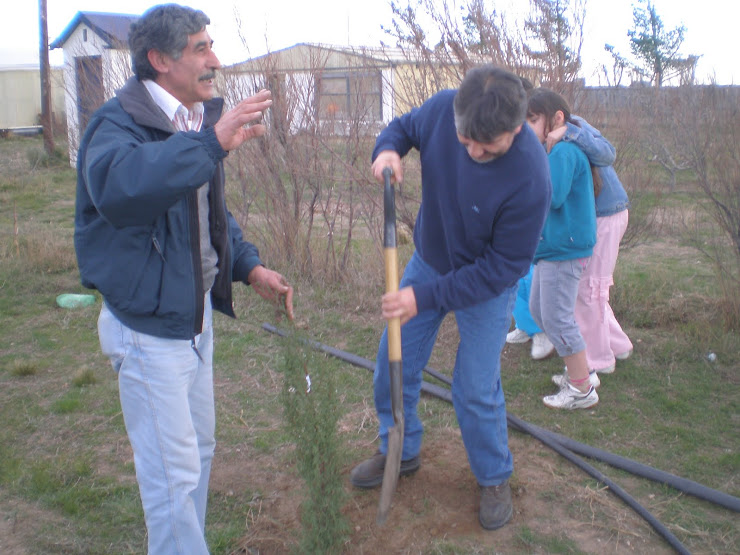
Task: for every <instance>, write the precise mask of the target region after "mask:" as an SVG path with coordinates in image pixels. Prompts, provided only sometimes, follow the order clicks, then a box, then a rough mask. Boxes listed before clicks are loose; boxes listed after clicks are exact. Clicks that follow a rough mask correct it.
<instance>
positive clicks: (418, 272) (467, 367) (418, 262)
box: [373, 253, 516, 486]
mask: <svg viewBox="0 0 740 555" xmlns="http://www.w3.org/2000/svg"><path fill="white" fill-rule="evenodd" d="M439 276H440V274H439V273H437V272H436V271H435V270H434V269H433V268H432V267H431V266H429V265H428V264H426V263H425V262H424V261H423V260H422V259H421V257H420V256H419V255H418V254H416V253H414V255H413V256H412V257H411V260H410V261H409V263H408V264H407V265H406V269H405V270H404V272H403V278H402V279H401V283H400V287H406V286H411V285H414V284H416V283H423V282H427V281H431V280H434V279H437V278H438V277H439ZM515 295H516V286H513V287H510V288H509V289H506V290H505V291H504V292H503V293H502V294H501V295H499V296H498V297H495V298H493V299H491V300H488V301H484V302H482V303H480V304H477V305H475V306H471V307H469V308H465V309H461V310H456V311H455V319H456V321H457V328H458V332H459V334H460V344H459V346H458V348H457V358H456V360H455V368H454V373H453V379H452V402H453V406H454V407H455V413H456V415H457V421H458V424H459V425H460V431H461V432H462V439H463V444H464V445H465V450H466V451H467V454H468V461H469V462H470V468H471V470H472V471H473V475H474V476H475V478H476V480H478V483H479V484H480V485H481V486H494V485H498V484H501V483H502V482H504V481H505V480H507V479H508V478H509V476H510V475H511V473H512V471H513V469H514V462H513V459H512V456H511V451H509V438H508V433H507V428H506V403H505V401H504V391H503V389H502V387H501V350H502V349H503V347H504V343H505V341H506V332H507V331H509V323H510V322H511V309H512V306H513V304H514V297H515ZM446 314H447V312H446V311H440V312H437V311H431V310H427V311H424V312H420V313H419V314H418V315H416V316H415V317H414V318H412V319H411V320H409V321H408V322H407V323H406V324H405V325H403V326H402V327H401V343H402V348H401V351H402V352H401V357H402V364H403V409H404V421H405V422H404V441H403V453H402V455H401V458H402V459H403V460H408V459H411V458H413V457H415V456H417V455H418V454H419V451H420V450H421V441H422V435H423V425H422V423H421V420H419V416H418V414H417V412H416V406H417V405H418V403H419V395H420V393H421V383H422V380H423V375H422V371H423V369H424V367H425V366H426V364H427V362H428V361H429V357H430V356H431V354H432V348H433V347H434V342H435V340H436V338H437V333H438V332H439V327H440V325H441V324H442V320H443V319H444V317H445V316H446ZM376 360H377V362H376V366H375V374H374V377H373V385H374V389H375V408H376V410H377V412H378V419H379V420H380V432H379V433H380V443H381V445H380V450H381V452H383V453H385V452H386V451H387V449H388V428H390V427H392V426H393V414H392V412H391V394H390V383H389V381H390V380H389V374H388V330H387V328H386V330H385V331H384V332H383V335H382V337H381V339H380V345H379V347H378V356H377V359H376Z"/></svg>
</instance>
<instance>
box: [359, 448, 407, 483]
mask: <svg viewBox="0 0 740 555" xmlns="http://www.w3.org/2000/svg"><path fill="white" fill-rule="evenodd" d="M419 467H421V461H420V460H419V457H418V456H416V457H414V458H413V459H409V460H407V461H401V472H400V476H409V475H411V474H413V473H414V472H416V471H417V470H419ZM384 471H385V455H384V454H383V453H381V452H380V451H378V452H377V453H375V454H374V455H373V456H372V457H370V458H369V459H367V460H366V461H363V462H361V463H360V464H358V465H357V466H356V467H354V468H353V469H352V472H350V474H349V481H350V483H351V484H352V485H353V486H355V487H356V488H365V489H369V488H375V487H378V486H379V485H380V484H382V483H383V472H384Z"/></svg>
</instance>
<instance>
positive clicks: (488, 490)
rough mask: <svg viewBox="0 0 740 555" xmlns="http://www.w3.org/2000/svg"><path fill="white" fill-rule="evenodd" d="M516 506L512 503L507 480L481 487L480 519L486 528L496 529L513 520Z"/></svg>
mask: <svg viewBox="0 0 740 555" xmlns="http://www.w3.org/2000/svg"><path fill="white" fill-rule="evenodd" d="M513 513H514V506H513V505H512V503H511V488H510V487H509V481H508V480H507V481H506V482H504V483H503V484H499V485H497V486H487V487H484V486H481V487H480V511H479V512H478V520H479V521H480V525H481V526H483V528H485V529H486V530H496V529H498V528H501V527H502V526H503V525H504V524H506V523H507V522H509V521H510V520H511V516H512V514H513Z"/></svg>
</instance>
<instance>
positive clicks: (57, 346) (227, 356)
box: [0, 139, 740, 554]
mask: <svg viewBox="0 0 740 555" xmlns="http://www.w3.org/2000/svg"><path fill="white" fill-rule="evenodd" d="M39 144H40V139H17V140H16V139H14V140H12V141H0V161H2V162H1V163H2V164H3V165H4V166H3V167H2V168H1V169H2V171H0V207H1V208H0V332H2V337H3V343H2V345H0V422H1V423H2V425H0V513H2V514H3V515H11V516H12V518H14V519H18V521H19V522H21V521H23V522H30V521H31V520H29V519H30V518H31V516H33V518H32V522H33V526H32V528H31V529H29V530H30V531H29V534H28V538H27V549H28V552H29V553H140V552H143V551H144V550H145V543H146V540H145V530H144V525H143V515H142V513H141V505H140V501H139V497H138V489H137V487H136V481H135V477H134V469H133V462H132V457H131V454H130V447H129V446H128V442H127V439H126V434H125V429H124V425H123V418H122V416H121V412H120V406H119V403H118V396H117V395H118V394H117V384H116V380H115V374H114V373H113V371H112V370H111V367H110V363H109V362H108V361H107V359H105V357H103V355H102V354H101V353H100V347H99V344H98V341H97V336H96V320H97V314H98V312H99V309H100V304H99V303H100V298H99V296H98V302H97V303H96V305H95V306H92V307H88V308H82V309H75V310H69V309H61V308H59V307H58V306H57V305H56V303H55V298H56V296H57V295H58V294H60V293H67V292H70V293H79V292H84V291H85V290H84V289H83V288H82V286H81V285H80V283H79V276H78V274H77V270H76V266H75V258H74V250H73V247H72V220H73V212H74V205H73V199H74V188H75V173H74V171H73V170H72V169H70V168H67V167H65V166H64V165H61V166H60V165H57V166H54V165H53V164H52V165H51V166H48V165H45V164H41V163H39V164H37V166H36V167H35V169H33V170H29V166H28V161H27V158H26V155H25V152H26V150H27V149H29V148H30V149H33V148H38V145H39ZM682 188H684V184H683V182H682ZM692 198H693V197H692V196H690V195H686V194H684V193H681V194H679V195H676V196H674V197H671V199H670V208H671V209H680V207H681V206H684V205H685V203H691V202H693V201H692ZM643 200H644V202H643V203H641V209H645V207H647V206H650V207H651V209H655V208H656V207H657V206H660V205H661V203H662V202H663V201H664V199H663V200H661V199H658V198H657V197H650V196H649V195H646V198H644V199H643ZM14 207H15V215H14ZM16 218H17V224H18V234H17V235H16V233H15V219H16ZM661 233H662V234H661V235H660V236H659V237H657V238H656V239H654V240H651V241H649V242H646V243H643V244H640V245H638V246H636V247H634V248H631V249H628V250H624V251H623V252H622V254H621V255H620V260H619V263H618V266H617V272H616V275H615V281H616V285H615V286H614V288H613V289H612V306H613V307H614V309H615V311H616V312H617V313H618V315H619V318H620V322H621V323H622V325H623V326H624V327H625V328H626V329H627V330H628V332H629V334H630V336H631V338H632V340H633V342H634V343H635V353H634V355H633V356H632V357H631V358H630V359H629V360H627V361H624V362H620V363H619V365H618V371H617V372H616V373H614V374H612V375H609V376H605V377H603V385H602V388H601V389H600V390H599V391H600V396H601V401H600V403H599V405H598V408H597V409H596V410H589V411H583V412H577V413H554V412H553V411H550V410H548V409H546V408H545V407H544V406H543V405H542V403H541V400H540V399H541V397H542V396H543V395H546V394H549V393H551V392H552V385H551V383H550V376H551V375H552V374H554V373H557V372H560V371H562V364H561V362H560V360H559V359H557V358H550V359H547V360H545V361H540V362H535V361H532V360H531V358H530V357H529V351H528V347H527V346H517V345H514V346H507V348H506V349H505V351H504V355H503V360H502V379H503V382H504V389H505V391H506V394H507V406H508V410H509V411H510V412H512V413H513V414H515V415H517V416H519V417H520V418H523V419H525V420H527V421H529V422H532V423H533V424H537V425H539V426H542V427H545V428H548V429H551V430H553V431H556V432H558V433H561V434H564V435H566V436H569V437H572V438H573V439H575V440H577V441H581V442H584V443H588V444H591V445H594V446H597V447H599V448H601V449H605V450H608V451H611V452H614V453H616V454H619V455H622V456H625V457H629V458H632V459H635V460H637V461H639V462H642V463H644V464H648V465H651V466H654V467H656V468H660V469H661V470H664V471H667V472H671V473H673V474H676V475H678V476H682V477H686V478H689V479H691V480H694V481H697V482H700V483H703V484H705V485H707V486H709V487H713V488H716V489H719V490H722V491H726V492H728V493H730V494H732V495H736V496H738V495H740V482H739V481H738V476H740V451H739V450H738V447H739V446H740V375H738V361H740V336H739V335H738V332H737V331H728V330H726V329H725V328H724V327H723V325H722V319H721V317H720V316H719V311H718V307H719V306H720V302H721V301H720V298H719V296H718V294H717V291H716V284H715V281H714V276H713V271H712V268H711V267H710V266H709V265H708V264H707V263H706V262H705V261H702V259H701V256H700V255H699V254H697V252H696V251H694V250H693V249H692V248H691V247H690V246H688V245H687V244H686V243H685V242H683V241H681V240H680V239H679V238H678V236H677V235H676V234H673V233H671V230H670V229H665V228H663V229H662V232H661ZM361 248H362V249H367V253H365V254H366V256H365V258H366V260H364V264H363V266H362V271H357V272H356V274H355V275H353V277H352V280H351V281H349V282H345V283H341V284H336V285H332V284H327V283H320V282H318V283H317V282H313V283H303V282H301V280H300V276H297V275H292V274H289V275H290V277H291V280H292V281H293V282H294V283H295V284H296V285H297V297H296V307H297V322H296V325H297V326H298V327H299V328H300V329H301V330H302V331H303V332H304V333H306V334H307V335H308V336H310V337H311V338H313V339H314V340H316V341H319V342H322V343H324V344H327V345H330V346H332V347H336V348H339V349H342V350H345V351H347V352H350V353H353V354H356V355H359V356H361V357H365V358H368V359H371V360H372V359H374V358H375V355H376V349H377V341H378V337H379V335H380V332H381V330H382V327H383V322H382V321H381V320H380V319H379V315H378V310H377V298H378V296H379V294H380V292H381V291H382V279H383V276H382V267H381V265H380V264H379V263H377V261H374V260H375V258H376V254H377V249H376V248H375V247H374V246H373V245H371V244H369V243H368V242H367V241H363V242H362V247H361ZM401 251H402V252H401V258H402V259H405V258H404V257H407V256H408V255H409V253H410V246H404V247H403V248H402V249H401ZM358 258H359V259H360V260H362V259H363V258H362V256H360V255H358ZM235 303H236V312H237V314H239V315H240V317H239V319H237V320H233V319H230V318H227V317H224V316H222V315H217V316H216V317H215V320H214V322H215V327H216V348H215V368H216V376H215V382H216V395H217V399H218V400H217V441H218V447H217V454H216V457H217V459H216V462H217V464H221V465H224V466H228V468H230V469H239V468H240V466H239V465H240V464H246V463H243V461H270V463H269V464H273V465H274V467H273V468H274V471H275V472H287V473H288V476H289V477H290V476H294V478H295V480H296V482H298V477H297V474H295V470H291V469H292V467H293V466H294V463H295V460H296V458H295V453H294V450H293V442H292V440H291V437H290V435H289V434H288V433H287V431H286V430H285V428H284V426H283V423H282V418H281V411H280V409H279V407H280V391H281V387H282V384H283V381H282V380H283V378H282V375H281V373H280V371H279V364H280V361H281V360H282V359H281V356H282V354H281V353H282V348H281V344H280V340H279V338H278V337H277V336H274V335H271V334H269V333H267V332H265V331H263V330H262V329H261V323H262V322H270V323H275V320H274V310H273V309H272V307H271V306H269V305H267V303H264V302H263V301H262V300H261V299H258V298H257V297H256V296H255V295H253V294H252V293H251V292H250V291H248V290H247V289H246V288H243V287H238V288H237V289H236V290H235ZM456 342H457V338H456V331H455V326H454V321H453V319H451V318H450V319H448V320H447V321H445V323H444V324H443V327H442V330H441V332H440V337H439V341H438V345H437V347H436V348H435V351H434V353H433V356H432V360H431V361H430V366H432V367H434V368H436V369H437V370H440V371H442V372H444V373H447V374H448V375H449V373H450V369H451V368H452V366H453V364H454V352H455V346H456ZM709 352H713V353H716V355H717V360H716V361H715V362H710V361H709V360H708V359H707V358H706V355H707V354H708V353H709ZM316 360H317V362H316V363H317V364H320V365H321V368H322V371H328V372H331V373H332V375H333V378H334V387H335V388H336V399H337V401H338V402H339V403H340V404H341V407H342V417H341V419H340V422H339V426H338V429H339V434H340V442H342V443H343V445H344V448H343V449H342V450H341V453H340V457H341V462H342V463H343V466H344V467H345V468H347V467H348V466H349V465H350V464H351V463H352V462H353V461H355V460H357V459H358V458H360V457H362V456H364V455H365V454H367V452H368V451H369V450H370V449H371V448H374V447H371V446H373V445H374V443H373V442H374V439H375V436H376V433H377V430H376V427H375V426H376V424H375V421H374V410H373V406H372V394H371V384H372V375H371V373H370V372H368V371H367V370H364V369H360V368H355V367H351V366H350V365H348V364H347V363H345V362H342V361H339V360H337V359H334V358H331V357H328V356H325V355H319V356H317V357H316ZM427 379H428V381H430V382H434V383H437V382H435V380H433V379H431V378H427ZM419 412H420V414H421V417H422V420H423V421H424V424H425V437H426V438H427V440H428V441H435V439H437V438H444V437H449V433H450V429H453V430H454V429H455V428H456V427H457V423H456V420H455V416H454V411H453V410H452V408H451V407H450V406H449V405H448V404H447V403H444V402H442V401H440V400H437V399H433V398H429V397H423V398H422V401H421V403H420V406H419ZM515 434H518V433H517V432H512V435H515ZM539 457H546V460H547V465H548V468H549V467H550V465H552V464H554V463H551V461H554V460H557V457H554V456H552V455H550V454H549V452H546V454H543V455H538V459H537V461H517V465H522V464H534V465H536V464H538V461H539V460H540V459H539ZM265 464H268V463H267V462H265ZM439 464H446V463H443V461H439ZM598 467H599V468H600V469H601V470H602V471H603V472H604V473H605V474H607V475H609V476H610V477H612V478H613V479H615V481H617V482H618V483H624V482H625V481H626V482H627V483H629V484H630V487H629V488H628V489H630V491H631V493H633V494H634V495H635V496H636V497H638V498H639V499H640V500H641V501H642V502H643V503H646V504H648V505H651V506H652V508H653V509H654V510H657V511H658V512H659V515H660V518H661V519H662V520H663V521H664V522H670V523H672V525H674V526H675V528H674V529H673V531H674V533H676V534H677V535H678V536H679V538H680V539H681V540H682V541H684V542H685V544H686V545H687V546H688V547H689V549H691V550H692V551H695V552H702V553H710V552H717V553H721V552H733V551H736V550H737V547H738V545H740V534H739V533H738V531H737V527H736V523H737V515H735V514H732V513H730V512H729V511H723V510H718V509H716V508H713V507H711V506H710V505H709V504H708V503H705V502H700V501H697V500H695V499H693V498H691V497H689V496H685V495H680V494H678V493H677V492H676V491H674V490H672V489H671V488H668V487H664V486H660V485H657V484H653V483H651V482H647V481H642V480H637V479H634V478H632V477H630V476H629V475H627V474H626V473H623V472H620V471H616V470H614V469H610V468H608V467H606V466H604V465H600V466H598ZM250 468H251V467H250ZM553 468H554V471H553V472H554V473H555V475H556V476H555V477H556V478H557V479H564V478H563V477H564V476H568V477H569V478H568V479H571V480H573V478H572V477H573V476H576V478H575V480H580V481H581V482H582V483H583V484H584V485H585V487H589V488H594V487H595V486H594V482H593V481H592V480H590V479H588V478H585V477H583V476H580V475H578V474H577V473H572V471H571V470H569V467H568V466H567V465H563V466H553ZM252 470H259V469H254V468H252ZM291 473H294V474H291ZM234 475H235V476H237V477H238V476H241V474H240V473H239V472H238V471H235V474H234ZM515 477H516V473H515ZM227 478H228V480H227V481H228V484H229V486H228V487H226V488H224V486H223V485H221V487H219V488H212V492H211V495H210V501H209V517H208V541H209V543H210V546H211V549H212V552H213V553H214V554H222V553H223V554H228V553H232V552H234V551H236V550H238V549H239V548H240V546H243V545H244V543H243V542H244V538H245V537H252V536H251V534H253V533H254V534H257V532H255V530H259V529H260V527H259V524H260V522H264V521H265V520H264V519H267V521H268V522H272V520H271V519H275V520H274V523H275V524H274V526H275V528H274V529H273V530H278V531H279V532H274V534H282V537H284V538H288V539H289V545H293V546H295V545H298V544H299V541H300V538H298V537H295V535H296V534H298V528H297V525H296V524H295V523H294V522H290V521H287V524H286V521H284V520H283V521H280V520H278V516H276V515H275V514H274V513H271V512H270V505H269V503H270V501H271V500H274V499H276V498H279V499H281V500H284V499H293V498H294V497H295V496H298V495H299V494H300V492H299V491H287V492H286V491H281V492H280V493H279V494H278V493H275V492H274V491H273V485H272V484H271V483H270V482H269V481H267V482H257V481H256V478H255V480H254V481H252V480H250V479H249V478H250V477H249V476H244V477H243V482H242V481H239V482H238V484H239V485H238V486H237V485H233V486H231V484H232V483H235V484H236V483H237V482H236V479H235V478H234V477H228V476H227ZM245 484H246V485H245ZM366 497H367V496H366V495H364V494H357V495H355V494H354V493H353V494H351V500H350V501H349V504H348V506H350V507H351V506H352V505H353V504H354V503H359V502H362V500H364V499H366ZM537 499H538V500H539V501H542V502H547V503H552V504H553V505H557V504H559V503H565V501H563V499H562V496H561V495H560V492H559V490H558V488H557V486H556V485H555V484H553V485H551V486H548V487H542V489H541V490H539V491H538V492H537ZM572 505H573V507H571V508H570V509H569V510H570V511H571V512H570V513H569V516H571V517H572V518H580V513H579V511H580V510H581V505H580V504H579V503H578V502H573V503H572ZM603 510H604V511H606V509H603ZM419 511H421V513H420V514H419V515H416V516H417V517H418V518H425V515H426V513H427V512H429V508H428V507H425V506H422V507H421V508H420V509H419ZM588 516H590V515H588ZM609 516H611V515H609ZM8 518H10V517H8ZM520 518H521V517H520ZM24 519H25V520H24ZM260 519H263V520H262V521H260ZM583 520H586V521H587V520H588V518H586V517H583ZM515 526H516V529H515V532H513V533H512V535H513V538H514V539H513V540H512V543H510V544H507V545H505V546H501V548H500V550H501V551H503V552H522V553H535V552H548V553H581V552H582V551H581V547H579V545H578V544H577V542H575V541H574V540H573V538H571V537H570V536H568V535H567V534H561V533H552V532H543V531H542V530H540V529H538V527H537V523H533V522H527V521H526V517H525V518H524V519H522V520H520V521H518V522H517V523H516V524H515ZM363 533H365V531H364V530H363V531H362V532H361V533H360V534H359V536H361V535H362V534H363ZM262 539H263V540H264V538H262ZM264 541H266V540H264ZM354 541H357V538H355V539H354ZM280 545H281V546H282V547H283V548H284V547H285V546H284V545H283V544H280ZM349 546H350V547H349V548H348V552H352V549H351V548H352V547H353V544H351V543H350V544H349ZM421 549H423V551H424V552H426V553H486V552H489V551H487V550H486V549H485V548H483V547H482V546H481V545H479V544H477V543H476V542H475V541H473V540H470V539H466V538H457V539H456V538H445V539H444V540H440V539H437V540H431V539H430V541H429V543H428V544H427V545H425V546H424V547H423V548H421ZM276 550H277V551H278V552H280V551H281V549H277V548H276Z"/></svg>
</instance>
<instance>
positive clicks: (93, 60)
mask: <svg viewBox="0 0 740 555" xmlns="http://www.w3.org/2000/svg"><path fill="white" fill-rule="evenodd" d="M138 18H139V16H138V15H128V14H113V13H97V12H77V15H75V17H74V18H73V19H72V21H71V22H70V23H69V25H67V28H66V29H65V30H64V31H63V32H62V34H61V35H60V36H59V38H57V39H56V40H55V41H54V42H52V43H51V44H50V45H49V47H50V48H51V49H55V48H61V49H62V50H63V51H64V89H65V105H66V110H65V111H66V113H67V135H68V139H69V157H70V162H71V163H72V164H75V162H76V159H77V148H78V147H79V144H80V138H81V136H82V131H84V129H85V127H86V126H87V123H88V121H89V119H90V116H91V115H92V114H93V112H95V110H97V109H98V108H99V107H100V106H101V105H102V104H103V103H104V102H105V101H106V100H108V99H109V98H111V97H113V95H114V94H115V91H116V89H119V88H120V87H121V86H122V85H123V84H124V82H125V81H126V79H127V78H128V77H129V76H130V75H131V74H132V71H131V57H130V54H129V50H128V32H129V27H130V26H131V23H132V22H134V21H136V20H137V19H138Z"/></svg>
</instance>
